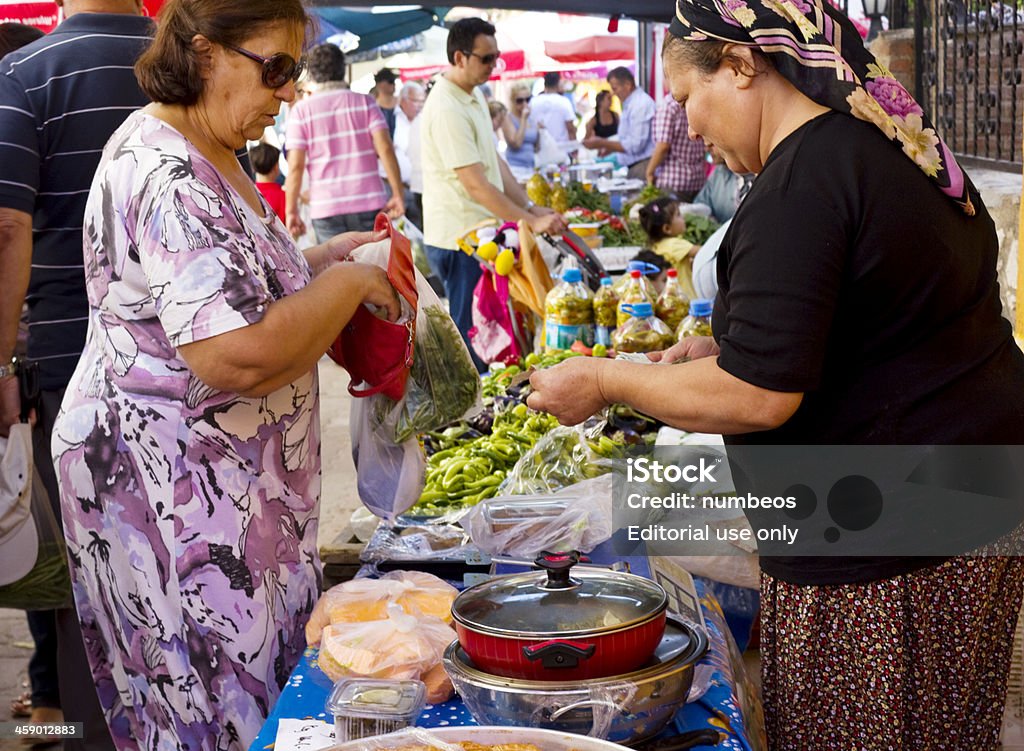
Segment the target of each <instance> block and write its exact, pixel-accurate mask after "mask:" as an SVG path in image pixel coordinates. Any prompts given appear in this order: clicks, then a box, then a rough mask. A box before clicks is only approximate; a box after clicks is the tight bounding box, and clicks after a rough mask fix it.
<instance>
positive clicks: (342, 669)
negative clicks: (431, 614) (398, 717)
mask: <svg viewBox="0 0 1024 751" xmlns="http://www.w3.org/2000/svg"><path fill="white" fill-rule="evenodd" d="M387 614H388V617H387V618H386V619H385V620H380V621H365V622H363V623H342V624H338V625H336V626H328V627H327V628H325V629H324V632H323V637H322V639H321V647H320V656H319V657H318V660H317V661H318V663H319V665H320V668H321V669H322V670H323V671H324V672H325V673H327V675H328V677H329V678H330V679H331V680H333V681H337V680H339V679H341V678H347V677H353V676H354V677H363V678H393V679H396V680H410V679H414V680H420V676H422V675H424V674H426V673H428V672H430V671H431V670H433V669H434V668H436V667H438V666H439V665H441V657H442V655H443V654H444V650H445V648H447V646H448V645H449V644H451V643H452V642H453V641H455V639H456V638H457V636H456V634H455V629H453V628H452V627H451V626H449V625H448V624H446V623H445V622H444V621H441V620H439V619H437V618H427V617H424V618H417V617H416V616H412V615H409V614H407V613H406V612H405V611H404V610H402V606H401V605H397V604H394V603H392V604H391V605H388V607H387Z"/></svg>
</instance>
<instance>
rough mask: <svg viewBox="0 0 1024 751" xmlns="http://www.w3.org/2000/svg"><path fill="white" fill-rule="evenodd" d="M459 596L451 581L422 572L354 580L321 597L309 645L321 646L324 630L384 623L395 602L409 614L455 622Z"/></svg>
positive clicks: (309, 625) (312, 620)
mask: <svg viewBox="0 0 1024 751" xmlns="http://www.w3.org/2000/svg"><path fill="white" fill-rule="evenodd" d="M457 594H458V590H457V589H455V587H453V586H452V585H451V584H449V583H448V582H446V581H444V580H443V579H439V578H438V577H436V576H434V575H433V574H427V573H424V572H422V571H390V572H388V573H386V574H384V575H383V576H382V577H380V578H379V579H369V578H365V579H350V580H349V581H346V582H342V583H341V584H338V585H336V586H333V587H331V588H330V589H329V590H327V591H326V592H324V593H323V595H321V597H320V600H319V601H318V602H317V604H316V607H315V608H313V613H312V615H310V617H309V622H308V623H307V624H306V643H307V644H308V645H309V646H316V645H317V644H319V643H320V637H321V635H322V632H323V630H324V629H325V628H327V626H330V625H336V624H338V623H360V622H364V621H379V620H383V619H385V618H386V617H387V607H388V605H390V604H392V603H394V604H397V605H399V606H400V607H401V608H402V609H403V610H404V611H405V612H406V613H408V614H409V615H412V616H415V617H421V616H422V617H430V618H437V619H438V620H441V621H444V622H445V623H451V620H452V603H453V602H454V601H455V596H456V595H457Z"/></svg>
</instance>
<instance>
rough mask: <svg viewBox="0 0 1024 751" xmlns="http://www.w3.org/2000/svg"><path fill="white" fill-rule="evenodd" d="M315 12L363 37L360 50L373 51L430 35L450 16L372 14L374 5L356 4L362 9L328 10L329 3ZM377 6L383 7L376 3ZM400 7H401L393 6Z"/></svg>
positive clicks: (424, 11)
mask: <svg viewBox="0 0 1024 751" xmlns="http://www.w3.org/2000/svg"><path fill="white" fill-rule="evenodd" d="M312 5H314V6H318V7H314V8H313V11H314V12H315V13H316V15H318V16H319V17H320V18H322V19H323V20H324V21H326V22H327V23H329V24H331V25H332V26H334V27H335V28H337V29H343V30H344V31H348V32H351V33H353V34H355V35H356V36H358V37H359V47H358V48H357V50H359V51H362V50H372V49H376V48H377V47H380V46H381V45H382V44H387V43H388V42H394V41H396V40H398V39H405V38H406V37H411V36H412V35H413V34H419V33H420V32H421V31H426V30H427V29H429V28H430V27H431V26H433V25H435V24H437V23H439V22H440V21H441V20H443V19H444V17H445V15H447V13H448V8H416V9H408V5H405V8H406V9H405V10H395V11H394V12H388V11H386V10H383V11H382V10H380V9H377V10H376V11H375V12H371V10H370V6H371V3H366V4H362V3H353V4H352V5H353V6H359V7H347V6H346V7H344V8H342V7H338V6H333V5H332V6H330V7H325V6H326V3H316V2H314V3H312ZM372 5H373V6H376V5H379V3H372ZM391 5H397V3H391Z"/></svg>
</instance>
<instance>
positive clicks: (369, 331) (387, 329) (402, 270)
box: [327, 212, 419, 401]
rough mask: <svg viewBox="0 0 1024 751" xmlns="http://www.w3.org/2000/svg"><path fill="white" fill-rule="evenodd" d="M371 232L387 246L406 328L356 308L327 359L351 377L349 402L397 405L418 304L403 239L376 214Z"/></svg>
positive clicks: (409, 248)
mask: <svg viewBox="0 0 1024 751" xmlns="http://www.w3.org/2000/svg"><path fill="white" fill-rule="evenodd" d="M373 229H374V231H375V232H379V231H381V230H385V231H386V232H387V235H388V238H389V239H390V240H391V252H390V256H389V258H388V266H387V274H388V279H389V280H390V281H391V285H392V286H393V287H394V288H395V290H396V291H397V292H398V294H399V295H401V296H402V297H404V298H405V300H406V302H408V303H409V306H410V307H411V308H412V317H411V318H410V320H409V321H407V322H406V323H391V321H387V320H385V319H383V318H378V317H377V316H375V315H374V314H373V313H371V312H370V310H369V309H368V308H367V307H366V306H365V305H360V306H359V308H358V309H357V310H356V312H355V314H354V315H353V316H352V318H351V319H350V320H349V322H348V323H347V324H346V325H345V328H343V329H342V330H341V333H340V334H338V338H337V339H335V340H334V343H333V344H332V345H331V347H330V349H328V350H327V354H328V355H329V356H330V358H331V359H332V360H334V362H336V363H338V365H340V366H341V367H343V368H345V370H347V371H348V373H349V375H350V376H352V380H351V382H350V383H349V385H348V391H349V393H350V394H352V396H359V397H362V396H372V395H373V394H384V395H385V396H388V397H390V398H392V399H394V400H395V401H398V400H399V399H401V398H402V396H404V395H405V382H406V381H407V380H408V378H409V369H410V368H411V367H412V357H413V343H414V342H415V340H416V308H417V302H418V300H419V294H418V293H417V292H416V272H415V266H414V265H413V261H412V246H411V245H410V244H409V238H407V237H406V236H405V235H403V234H402V233H401V232H398V231H397V230H395V229H394V227H392V226H391V220H390V219H388V217H387V215H386V214H384V213H383V212H381V213H380V214H377V219H376V220H375V221H374V225H373ZM358 383H366V384H369V386H368V387H367V388H362V389H357V388H355V384H358Z"/></svg>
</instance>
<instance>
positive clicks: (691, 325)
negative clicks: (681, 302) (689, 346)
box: [676, 300, 714, 341]
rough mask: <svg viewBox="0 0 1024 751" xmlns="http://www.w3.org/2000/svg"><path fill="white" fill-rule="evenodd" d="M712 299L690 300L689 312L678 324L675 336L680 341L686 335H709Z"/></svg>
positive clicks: (712, 306)
mask: <svg viewBox="0 0 1024 751" xmlns="http://www.w3.org/2000/svg"><path fill="white" fill-rule="evenodd" d="M713 308H714V302H713V301H712V300H690V314H689V315H688V316H686V318H684V319H683V320H682V322H681V323H680V324H679V329H678V330H677V331H676V338H677V339H679V340H680V341H682V340H683V339H685V338H686V337H688V336H711V311H712V309H713Z"/></svg>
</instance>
